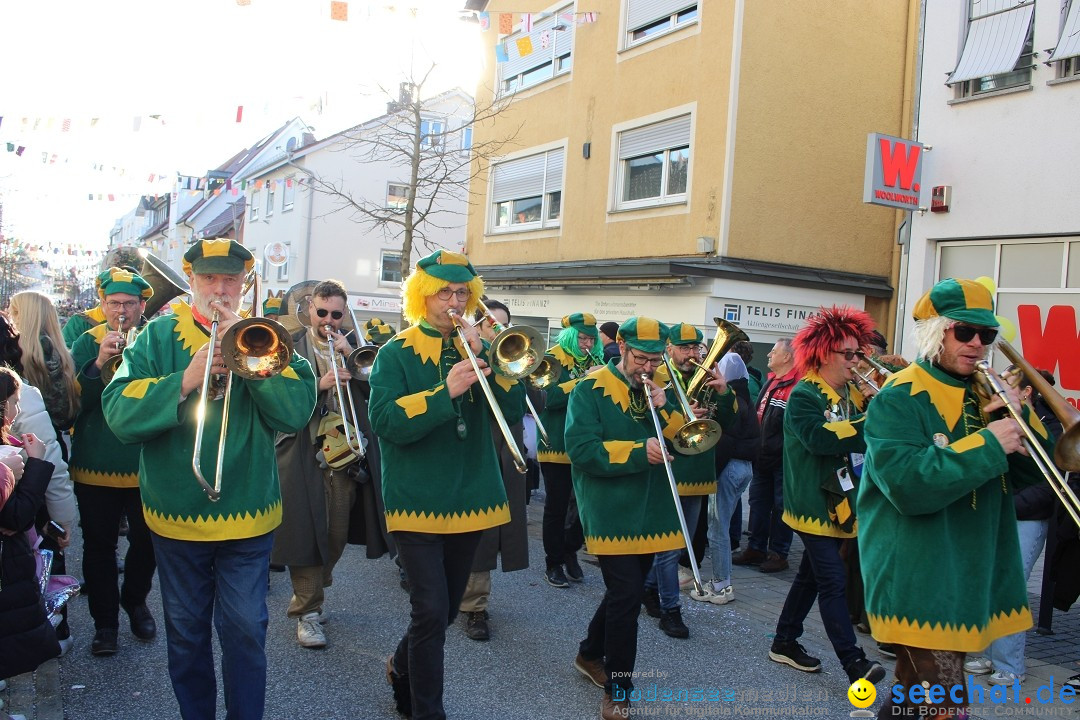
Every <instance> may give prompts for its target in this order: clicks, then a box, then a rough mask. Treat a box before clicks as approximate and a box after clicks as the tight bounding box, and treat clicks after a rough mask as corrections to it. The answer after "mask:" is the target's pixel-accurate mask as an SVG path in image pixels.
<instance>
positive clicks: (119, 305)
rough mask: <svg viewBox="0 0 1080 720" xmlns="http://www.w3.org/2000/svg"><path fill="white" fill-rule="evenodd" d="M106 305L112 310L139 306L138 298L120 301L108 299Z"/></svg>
mask: <svg viewBox="0 0 1080 720" xmlns="http://www.w3.org/2000/svg"><path fill="white" fill-rule="evenodd" d="M105 307H107V308H109V309H110V310H121V309H122V310H134V309H135V308H137V307H139V301H138V300H128V301H127V302H119V301H117V300H106V301H105Z"/></svg>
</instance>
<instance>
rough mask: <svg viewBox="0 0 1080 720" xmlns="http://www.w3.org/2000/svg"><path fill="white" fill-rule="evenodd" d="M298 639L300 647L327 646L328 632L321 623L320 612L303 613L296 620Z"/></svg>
mask: <svg viewBox="0 0 1080 720" xmlns="http://www.w3.org/2000/svg"><path fill="white" fill-rule="evenodd" d="M296 639H297V641H299V643H300V647H306V648H324V647H326V633H324V632H323V629H322V625H320V624H319V613H308V614H307V615H301V616H300V619H299V620H297V621H296Z"/></svg>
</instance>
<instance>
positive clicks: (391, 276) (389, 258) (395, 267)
mask: <svg viewBox="0 0 1080 720" xmlns="http://www.w3.org/2000/svg"><path fill="white" fill-rule="evenodd" d="M379 282H384V283H395V284H399V283H401V253H399V252H390V251H388V250H383V251H382V257H381V259H380V262H379Z"/></svg>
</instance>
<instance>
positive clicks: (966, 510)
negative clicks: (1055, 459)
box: [788, 360, 1053, 652]
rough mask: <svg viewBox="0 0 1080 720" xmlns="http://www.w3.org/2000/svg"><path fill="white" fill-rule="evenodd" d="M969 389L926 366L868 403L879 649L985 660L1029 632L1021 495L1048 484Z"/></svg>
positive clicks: (868, 515) (866, 510)
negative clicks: (992, 424) (899, 647)
mask: <svg viewBox="0 0 1080 720" xmlns="http://www.w3.org/2000/svg"><path fill="white" fill-rule="evenodd" d="M969 385H970V381H969V382H964V381H962V380H959V379H957V378H955V377H952V376H950V375H948V374H946V373H945V372H943V371H942V370H940V369H938V368H936V367H934V366H933V365H931V364H929V363H927V362H926V361H924V360H918V361H916V362H914V363H912V364H911V365H909V366H908V367H906V368H904V369H903V370H900V371H899V372H897V373H894V374H893V375H892V377H891V378H889V381H888V382H887V383H886V384H885V387H884V388H882V390H881V392H880V393H878V395H877V397H875V398H874V401H873V402H872V403H870V408H869V410H868V412H867V415H866V431H865V432H866V446H867V456H866V465H865V469H866V471H865V473H864V477H863V480H862V484H861V486H860V487H859V496H858V505H859V524H860V533H859V553H860V556H861V559H862V573H863V580H864V583H865V587H866V611H867V614H868V615H869V617H870V627H871V629H872V631H873V634H874V638H875V639H876V640H878V641H880V642H895V643H902V644H904V645H913V646H916V647H923V648H930V649H934V650H952V651H956V652H980V651H981V650H982V649H983V648H985V647H986V646H987V645H989V644H990V642H992V641H993V640H995V639H997V638H999V637H1003V636H1005V635H1010V634H1012V633H1016V632H1022V631H1024V630H1026V629H1028V628H1030V627H1031V613H1030V611H1029V610H1028V604H1027V583H1026V580H1025V578H1024V570H1023V567H1022V566H1021V560H1020V547H1019V540H1018V538H1017V531H1016V511H1015V509H1014V506H1013V489H1014V487H1021V486H1025V485H1031V484H1034V483H1038V482H1045V481H1044V479H1043V477H1042V475H1041V474H1039V472H1038V470H1037V469H1036V467H1035V464H1034V462H1032V460H1031V459H1030V458H1028V457H1025V456H1023V455H1020V454H1019V453H1012V454H1009V455H1006V454H1005V451H1004V450H1002V448H1001V445H1000V444H999V443H998V441H997V439H996V438H995V437H994V435H993V433H992V432H991V431H989V430H987V429H985V420H984V418H983V417H982V412H981V410H980V409H979V408H980V407H981V405H983V404H985V401H982V400H980V399H978V398H977V397H976V396H974V394H971V393H970V389H969ZM965 397H967V401H966V403H965ZM788 407H789V408H790V405H789V406H788ZM1024 414H1025V416H1026V417H1027V418H1028V421H1029V424H1030V425H1031V426H1032V429H1033V430H1034V431H1035V433H1036V434H1037V435H1038V436H1039V437H1040V438H1041V439H1043V442H1042V445H1043V446H1044V447H1046V448H1047V450H1048V451H1050V450H1052V448H1053V442H1052V440H1051V439H1050V437H1049V434H1048V433H1047V432H1046V429H1045V428H1044V427H1043V425H1042V423H1041V422H1039V419H1038V417H1037V416H1036V415H1035V413H1028V412H1027V407H1026V406H1025V408H1024ZM1051 455H1052V452H1051ZM923 578H926V579H930V578H932V579H931V580H930V586H929V588H928V587H926V586H924V585H923V584H922V583H921V582H920V579H923Z"/></svg>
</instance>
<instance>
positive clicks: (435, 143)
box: [420, 120, 446, 148]
mask: <svg viewBox="0 0 1080 720" xmlns="http://www.w3.org/2000/svg"><path fill="white" fill-rule="evenodd" d="M445 130H446V123H444V122H443V121H442V120H421V121H420V147H424V146H425V145H426V146H428V147H433V148H442V146H443V144H444V142H445V140H446V133H445Z"/></svg>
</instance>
